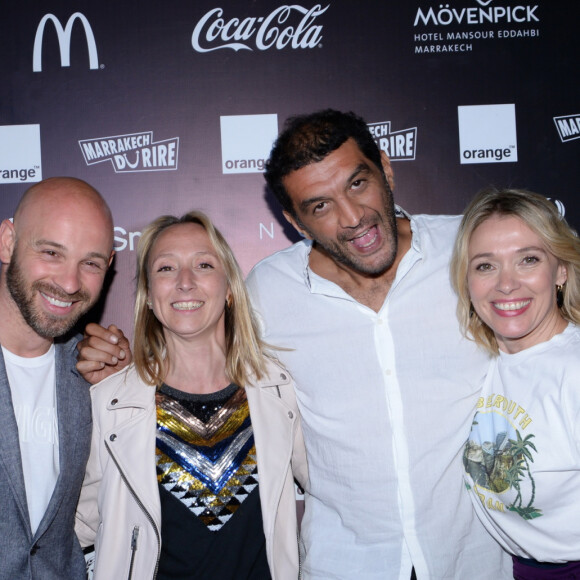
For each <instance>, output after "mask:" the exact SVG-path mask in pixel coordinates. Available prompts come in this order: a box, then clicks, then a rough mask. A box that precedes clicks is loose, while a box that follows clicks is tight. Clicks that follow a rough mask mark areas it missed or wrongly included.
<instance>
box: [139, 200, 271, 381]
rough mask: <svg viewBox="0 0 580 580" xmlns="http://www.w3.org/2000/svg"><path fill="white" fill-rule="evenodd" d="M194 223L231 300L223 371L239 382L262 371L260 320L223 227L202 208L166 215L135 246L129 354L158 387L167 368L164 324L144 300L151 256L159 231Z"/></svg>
mask: <svg viewBox="0 0 580 580" xmlns="http://www.w3.org/2000/svg"><path fill="white" fill-rule="evenodd" d="M187 223H193V224H198V225H200V226H201V227H203V229H204V230H205V231H206V232H207V235H208V236H209V239H210V241H211V244H212V246H213V247H214V249H215V251H216V253H217V255H218V258H219V260H220V262H221V264H222V266H223V268H224V270H225V273H226V278H227V282H228V286H229V289H230V293H231V302H230V304H229V305H228V306H227V307H226V308H225V337H226V375H227V376H228V379H229V380H230V381H232V382H233V383H235V384H237V385H239V386H245V385H247V384H248V382H249V376H250V375H252V377H253V378H256V379H260V378H261V377H262V376H263V375H264V372H265V357H270V358H273V357H272V355H271V353H269V352H267V348H268V345H266V343H264V342H263V341H262V340H261V338H260V333H259V327H258V323H257V320H256V317H255V314H254V311H253V310H252V306H251V304H250V299H249V297H248V292H247V290H246V286H245V284H244V278H243V275H242V271H241V269H240V266H239V265H238V262H237V260H236V258H235V256H234V254H233V252H232V249H231V248H230V246H229V244H228V243H227V242H226V240H225V238H224V237H223V235H222V234H221V232H220V231H219V230H218V229H217V228H216V227H215V226H214V225H213V224H212V222H211V220H210V219H209V218H208V217H207V216H206V215H205V214H204V213H202V212H200V211H190V212H189V213H186V214H185V215H183V216H182V217H180V218H178V217H175V216H172V215H164V216H161V217H159V218H157V219H156V220H155V221H153V222H152V223H151V224H149V225H148V226H147V227H146V228H145V229H144V230H143V232H142V235H141V238H140V240H139V244H138V246H137V295H136V299H135V313H134V334H133V336H134V339H133V342H134V347H133V359H134V362H135V367H136V369H137V372H138V373H139V376H140V377H141V379H142V380H143V381H145V382H146V383H147V384H150V385H155V386H157V387H159V386H160V385H161V384H162V383H163V381H164V379H165V377H166V376H167V372H168V370H169V363H170V361H169V358H168V354H167V348H166V341H165V336H164V334H163V327H162V325H161V323H160V322H159V320H157V318H156V317H155V315H154V314H153V311H152V310H151V309H150V308H149V307H148V305H147V297H148V291H149V269H148V264H149V256H150V254H151V250H152V248H153V246H154V245H155V242H156V240H157V238H158V237H159V235H160V234H161V233H162V232H164V231H165V230H167V229H169V228H171V227H172V226H175V225H179V224H187Z"/></svg>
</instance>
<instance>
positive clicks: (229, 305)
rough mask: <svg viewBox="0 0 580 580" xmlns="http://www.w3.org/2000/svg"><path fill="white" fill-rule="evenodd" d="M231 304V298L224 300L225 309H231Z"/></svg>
mask: <svg viewBox="0 0 580 580" xmlns="http://www.w3.org/2000/svg"><path fill="white" fill-rule="evenodd" d="M232 302H233V299H232V297H231V296H228V297H227V298H226V308H231V307H232Z"/></svg>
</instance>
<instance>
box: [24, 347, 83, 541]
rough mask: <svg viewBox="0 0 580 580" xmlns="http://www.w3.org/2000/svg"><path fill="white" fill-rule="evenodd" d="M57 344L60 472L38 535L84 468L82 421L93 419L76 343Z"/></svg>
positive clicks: (44, 529)
mask: <svg viewBox="0 0 580 580" xmlns="http://www.w3.org/2000/svg"><path fill="white" fill-rule="evenodd" d="M73 343H74V341H73ZM55 347H56V348H55V356H56V368H55V376H56V406H57V417H58V457H59V476H58V479H57V482H56V485H55V487H54V491H53V493H52V497H51V499H50V502H49V504H48V507H47V508H46V512H45V514H44V517H43V518H42V521H41V522H40V524H39V526H38V529H37V531H36V534H35V537H39V536H41V535H42V534H43V533H44V532H45V531H46V529H47V528H48V527H49V526H50V523H51V522H52V521H53V519H54V518H55V516H56V514H57V513H58V510H59V508H60V505H61V503H62V501H63V499H66V498H69V497H70V494H71V491H72V490H71V484H72V481H73V479H74V477H75V476H76V473H77V472H78V471H79V469H82V470H83V472H84V466H82V467H81V466H80V463H81V462H82V461H83V458H82V456H79V451H78V446H79V444H81V443H82V441H79V439H82V437H80V427H81V421H84V420H87V419H88V420H89V421H90V412H89V411H88V406H89V405H90V403H89V397H88V386H86V385H85V384H84V381H83V380H82V379H81V378H80V376H79V375H78V374H77V371H76V368H75V358H74V344H71V343H70V342H68V343H65V344H56V345H55ZM85 407H87V409H85ZM81 447H82V444H81Z"/></svg>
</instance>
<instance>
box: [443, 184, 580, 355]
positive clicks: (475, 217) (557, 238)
mask: <svg viewBox="0 0 580 580" xmlns="http://www.w3.org/2000/svg"><path fill="white" fill-rule="evenodd" d="M494 215H499V216H513V217H517V218H519V219H520V220H522V221H523V222H524V224H526V225H527V226H528V227H529V228H530V229H531V230H532V231H533V232H534V233H535V234H537V235H538V236H539V237H540V239H541V240H542V242H543V244H544V245H545V247H546V250H547V251H548V252H549V253H550V254H552V255H553V256H554V257H555V258H556V259H557V260H558V262H559V263H560V264H562V265H563V266H564V267H565V268H566V273H567V281H566V284H565V288H564V289H563V290H564V291H563V297H564V299H563V303H562V307H561V308H560V313H561V314H562V316H563V317H564V318H565V319H566V320H569V321H571V322H574V323H576V324H580V239H579V238H578V236H577V234H576V232H575V231H574V230H573V229H572V228H571V227H570V226H569V225H568V223H567V222H566V220H565V219H564V217H563V216H561V215H560V213H559V212H558V209H557V208H556V206H555V204H553V203H552V202H551V201H549V200H548V199H547V198H545V197H544V196H542V195H539V194H537V193H532V192H530V191H525V190H521V189H502V190H499V189H496V188H488V189H484V190H483V191H480V192H479V193H478V194H477V195H476V196H475V198H474V199H473V200H472V202H471V203H470V204H469V205H468V206H467V209H466V210H465V214H464V216H463V219H462V221H461V225H460V226H459V231H458V232H457V238H456V240H455V246H454V249H453V256H452V258H451V265H450V272H451V284H452V286H453V288H454V290H455V292H456V293H457V296H458V303H457V317H458V318H459V322H460V324H461V327H462V330H463V333H464V335H465V336H467V337H470V338H473V340H474V341H475V343H476V344H478V345H479V346H482V347H483V348H484V349H486V350H487V351H488V352H490V353H491V354H497V353H498V345H497V340H496V338H495V334H494V332H493V330H492V329H491V328H490V327H489V326H487V324H485V323H484V322H483V321H482V320H481V318H480V317H479V316H478V314H477V312H475V310H474V309H473V306H472V304H471V297H470V296H469V289H468V285H467V269H468V250H469V242H470V240H471V236H472V235H473V232H474V231H475V230H476V229H477V228H478V227H479V226H480V225H481V224H482V223H483V222H484V221H486V220H488V219H489V218H490V217H492V216H494ZM555 293H556V290H555V289H554V295H555Z"/></svg>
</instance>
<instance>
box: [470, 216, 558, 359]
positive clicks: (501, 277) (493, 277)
mask: <svg viewBox="0 0 580 580" xmlns="http://www.w3.org/2000/svg"><path fill="white" fill-rule="evenodd" d="M468 260H469V265H468V270H467V283H468V288H469V295H470V297H471V302H472V304H473V307H474V309H475V311H476V312H477V314H478V315H479V317H480V318H481V320H482V321H483V322H484V323H485V324H487V325H488V326H489V327H490V328H491V329H492V330H493V332H494V334H495V337H496V339H497V342H498V346H499V348H500V350H502V351H504V352H508V353H515V352H519V351H521V350H523V349H526V348H529V347H531V346H534V345H536V344H539V343H540V342H544V341H546V340H549V339H550V338H552V337H553V336H554V335H555V334H558V333H559V332H562V331H563V330H564V328H565V327H566V324H567V323H566V321H565V320H564V318H563V317H562V316H561V314H560V311H559V309H558V306H557V304H556V289H555V287H556V285H557V284H564V282H565V281H566V269H565V268H564V266H562V265H561V264H559V263H558V260H557V259H556V258H555V257H554V256H553V255H552V254H550V253H549V252H548V251H547V249H546V247H545V245H544V243H543V241H542V239H541V238H540V236H539V235H538V234H536V233H535V232H534V231H533V230H531V229H530V228H529V227H528V226H527V225H526V224H525V223H524V222H523V221H522V220H521V219H519V218H517V217H515V216H501V215H497V214H496V215H493V216H491V217H490V218H489V219H487V220H486V221H484V222H483V223H482V224H481V225H479V226H478V227H477V228H476V229H475V230H474V232H473V234H472V236H471V239H470V241H469V249H468Z"/></svg>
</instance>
